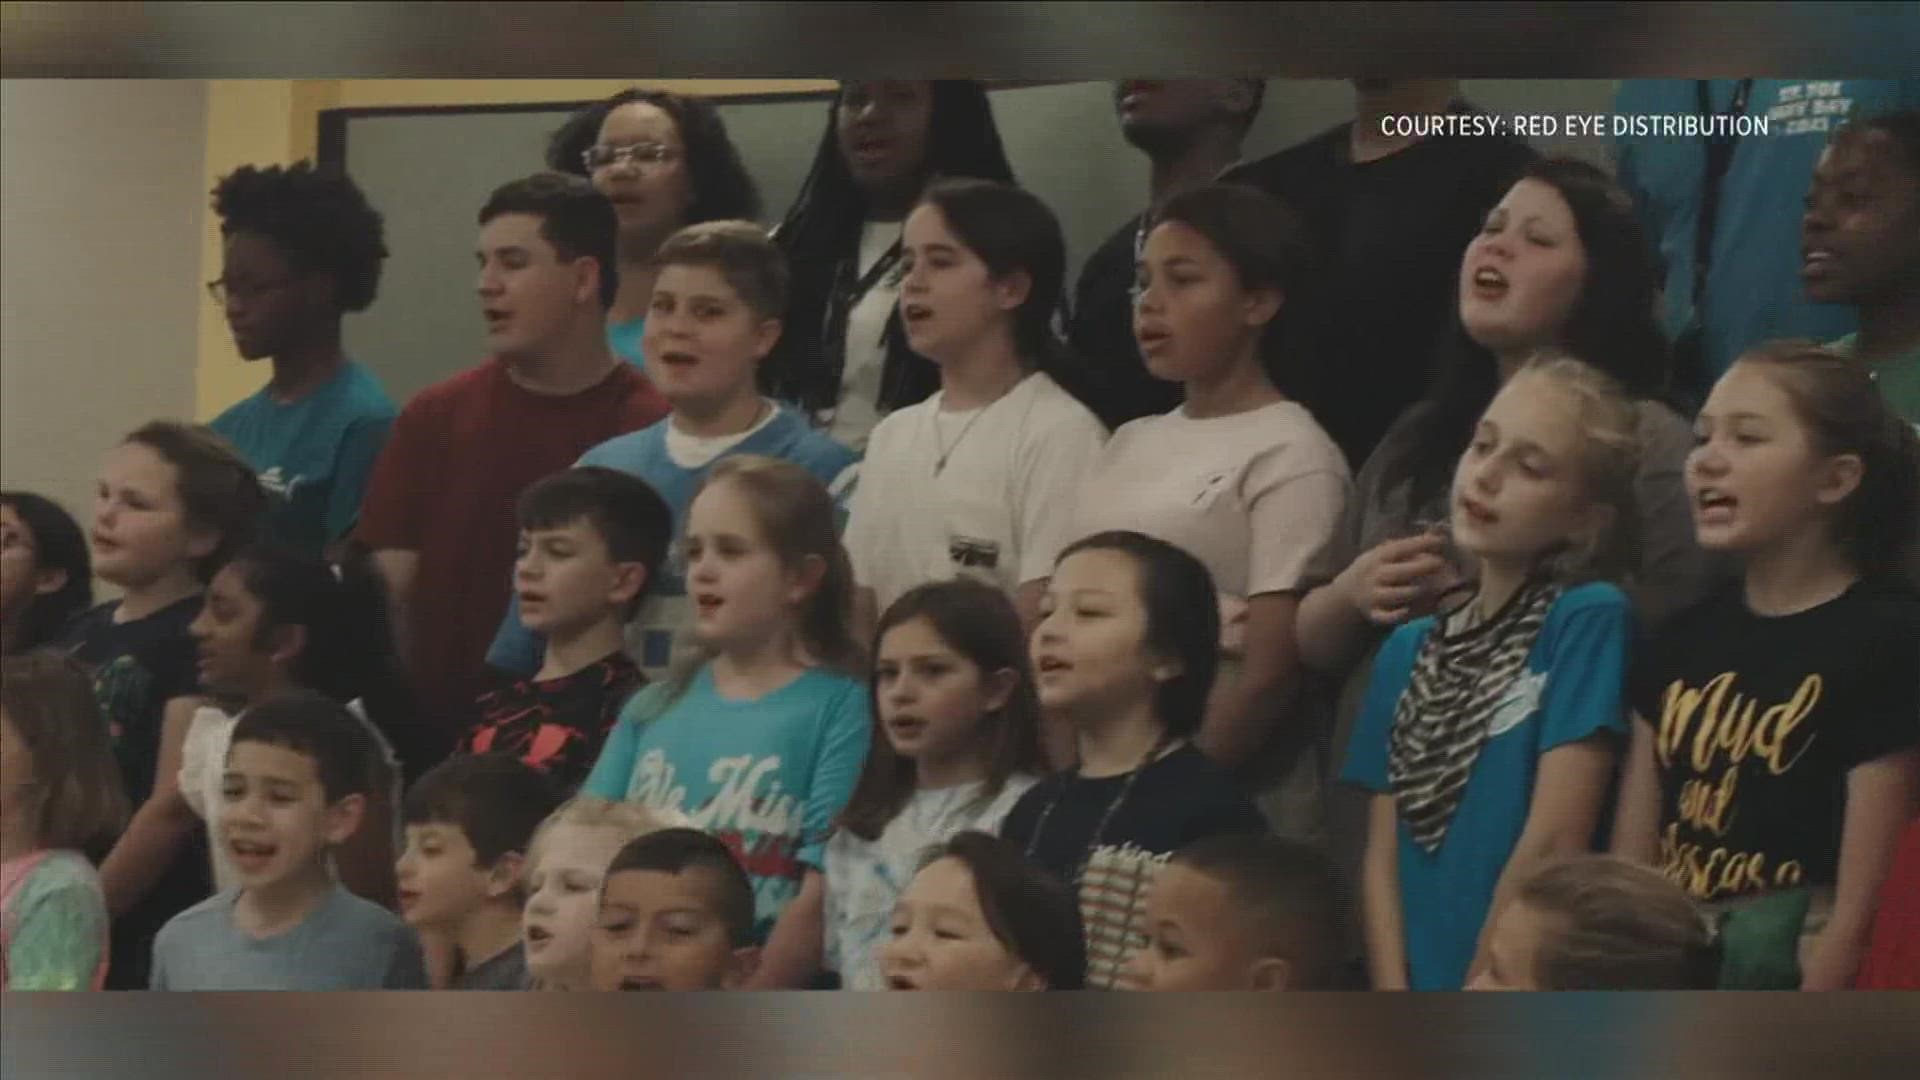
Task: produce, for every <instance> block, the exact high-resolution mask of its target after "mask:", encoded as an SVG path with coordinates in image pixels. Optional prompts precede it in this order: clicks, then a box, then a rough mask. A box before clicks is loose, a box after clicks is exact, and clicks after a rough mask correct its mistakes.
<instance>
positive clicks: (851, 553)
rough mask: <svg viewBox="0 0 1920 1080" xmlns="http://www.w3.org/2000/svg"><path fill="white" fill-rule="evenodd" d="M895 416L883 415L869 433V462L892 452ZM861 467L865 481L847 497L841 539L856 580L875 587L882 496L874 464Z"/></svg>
mask: <svg viewBox="0 0 1920 1080" xmlns="http://www.w3.org/2000/svg"><path fill="white" fill-rule="evenodd" d="M898 415H899V414H898V413H896V414H894V416H898ZM893 418H894V417H893V416H889V417H886V418H885V419H882V420H881V421H880V423H879V424H878V425H877V426H875V427H874V429H873V434H872V435H870V436H868V437H867V457H866V461H867V462H868V463H873V462H884V461H886V460H887V457H888V455H889V454H890V453H891V445H890V444H891V441H892V440H891V436H892V434H893V427H894V425H893V424H891V423H889V422H888V421H890V420H893ZM860 468H861V471H862V472H863V473H864V474H865V475H864V476H862V477H860V479H861V480H863V481H865V482H861V483H855V484H854V485H853V490H852V492H851V493H850V494H849V495H848V497H847V525H846V529H845V530H844V532H843V533H842V536H841V541H842V545H843V546H844V547H845V548H846V549H847V561H848V562H850V563H852V564H853V580H854V582H855V583H856V584H858V585H862V586H864V587H866V588H872V587H873V579H874V565H873V563H874V558H875V556H876V555H877V553H876V552H875V551H874V550H873V549H874V546H875V542H876V541H875V534H876V533H877V532H878V530H879V528H880V524H879V514H880V507H878V506H877V505H876V504H875V500H876V499H878V498H879V494H878V490H879V489H878V487H877V486H876V485H875V484H873V483H872V479H873V468H872V465H871V464H863V465H861V466H860Z"/></svg>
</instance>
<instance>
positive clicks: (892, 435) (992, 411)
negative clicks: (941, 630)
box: [846, 372, 1107, 612]
mask: <svg viewBox="0 0 1920 1080" xmlns="http://www.w3.org/2000/svg"><path fill="white" fill-rule="evenodd" d="M945 397H946V394H945V392H944V391H941V392H936V393H935V394H934V395H933V396H932V397H930V398H928V399H927V400H926V401H923V402H921V403H919V404H918V405H910V406H908V407H906V408H904V409H899V410H897V411H895V412H893V413H891V414H890V415H888V416H887V417H886V419H884V420H882V421H880V424H879V426H878V427H876V428H874V429H873V438H872V440H871V441H869V442H868V444H867V455H866V459H865V461H864V462H863V463H862V464H861V466H860V483H859V485H858V486H857V487H856V488H855V489H854V493H853V510H852V513H851V515H850V516H849V518H848V521H847V532H846V545H847V554H848V556H849V557H850V558H851V559H852V561H853V575H854V579H855V580H856V581H858V582H859V583H860V584H861V585H862V586H864V587H866V588H870V589H872V590H873V591H874V596H875V599H876V600H877V601H878V604H879V609H878V610H880V611H883V612H884V611H885V610H886V609H887V605H889V604H891V603H893V601H894V600H896V599H898V598H899V596H900V594H902V593H904V592H906V591H907V590H908V589H911V588H913V587H915V586H917V585H922V584H925V583H927V582H930V581H946V580H950V579H952V578H956V577H962V576H966V577H973V578H977V579H979V580H982V581H986V582H988V583H989V584H993V585H998V586H999V587H1000V588H1002V589H1004V590H1006V591H1007V592H1008V593H1009V594H1011V593H1012V592H1013V591H1014V590H1015V589H1017V588H1018V587H1020V586H1021V585H1022V584H1025V583H1026V582H1029V581H1035V580H1039V579H1042V578H1046V577H1048V576H1050V575H1051V574H1052V573H1053V563H1054V560H1055V559H1056V558H1057V557H1058V556H1059V554H1060V549H1061V548H1064V547H1066V545H1067V543H1068V542H1069V541H1070V540H1072V539H1073V537H1072V536H1070V535H1069V533H1070V532H1071V531H1072V524H1073V522H1072V516H1073V501H1074V498H1075V497H1076V495H1077V494H1078V492H1079V491H1080V489H1081V486H1082V484H1083V483H1084V482H1085V480H1086V477H1087V474H1088V473H1089V472H1090V471H1091V470H1092V469H1093V466H1094V463H1095V461H1096V460H1098V458H1099V456H1100V448H1101V447H1102V446H1103V445H1104V444H1105V442H1106V437H1107V432H1106V428H1105V427H1104V426H1102V425H1101V423H1100V421H1099V420H1098V419H1097V418H1095V417H1094V415H1093V413H1092V412H1090V411H1088V409H1087V407H1086V406H1085V405H1082V404H1080V402H1079V401H1077V400H1076V399H1075V398H1074V397H1073V396H1072V395H1070V394H1068V393H1067V392H1066V391H1065V390H1062V389H1061V388H1060V386H1059V384H1058V383H1055V382H1054V381H1053V379H1051V378H1049V377H1048V376H1047V375H1046V374H1045V373H1041V372H1036V373H1034V374H1032V375H1028V376H1027V377H1026V378H1024V379H1022V380H1021V381H1020V382H1019V384H1018V385H1016V386H1015V387H1014V388H1013V389H1012V390H1009V391H1008V392H1007V393H1006V394H1004V395H1002V396H1001V397H1000V398H998V399H997V400H995V401H993V402H992V403H991V404H988V405H986V406H984V407H982V408H981V409H980V410H979V411H978V412H977V413H973V412H969V413H949V414H947V416H946V417H945V418H944V420H943V418H941V417H940V415H939V412H940V407H941V403H942V401H944V400H945ZM943 456H944V457H945V458H946V466H945V468H940V467H939V466H940V460H941V458H942V457H943Z"/></svg>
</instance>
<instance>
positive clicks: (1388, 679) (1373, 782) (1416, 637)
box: [1340, 618, 1433, 792]
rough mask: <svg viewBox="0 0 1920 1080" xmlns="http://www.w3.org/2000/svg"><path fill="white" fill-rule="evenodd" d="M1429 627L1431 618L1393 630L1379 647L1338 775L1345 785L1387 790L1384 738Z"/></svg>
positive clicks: (1388, 731) (1390, 730)
mask: <svg viewBox="0 0 1920 1080" xmlns="http://www.w3.org/2000/svg"><path fill="white" fill-rule="evenodd" d="M1432 626H1433V619H1432V618H1424V619H1418V620H1415V621H1414V622H1410V623H1408V624H1406V625H1405V626H1402V627H1400V628H1399V629H1398V630H1395V631H1394V632H1393V634H1392V636H1391V637H1389V638H1387V641H1386V644H1384V645H1382V646H1380V654H1379V655H1378V656H1376V657H1375V658H1374V661H1373V673H1372V675H1371V676H1369V678H1368V680H1367V695H1366V697H1365V699H1363V701H1362V702H1361V705H1360V716H1359V719H1357V720H1356V721H1354V725H1353V740H1352V741H1351V742H1350V743H1349V744H1348V746H1347V767H1346V769H1345V770H1344V771H1342V772H1341V774H1340V779H1341V780H1342V781H1344V782H1345V783H1349V784H1353V785H1356V786H1358V787H1362V788H1365V789H1367V790H1368V791H1374V792H1384V791H1386V790H1387V739H1388V736H1389V735H1390V734H1391V732H1392V730H1393V714H1394V711H1395V709H1396V708H1397V707H1398V706H1399V704H1400V695H1401V694H1402V693H1403V692H1405V690H1406V688H1407V680H1408V679H1409V678H1410V677H1411V676H1412V674H1413V660H1414V655H1415V653H1416V652H1417V651H1418V649H1419V647H1420V642H1421V641H1422V640H1423V639H1424V637H1425V635H1426V633H1427V632H1428V630H1429V629H1430V628H1431V627H1432Z"/></svg>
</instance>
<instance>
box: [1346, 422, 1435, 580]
mask: <svg viewBox="0 0 1920 1080" xmlns="http://www.w3.org/2000/svg"><path fill="white" fill-rule="evenodd" d="M1423 407H1424V406H1422V405H1415V406H1413V407H1411V408H1409V409H1408V410H1407V411H1406V412H1403V413H1401V414H1400V416H1399V417H1398V418H1397V419H1395V420H1394V422H1393V423H1392V424H1391V425H1389V426H1388V428H1387V430H1386V433H1385V434H1384V435H1382V436H1380V442H1379V443H1378V444H1376V445H1375V446H1374V448H1373V452H1372V453H1370V454H1368V455H1367V460H1366V462H1365V463H1364V464H1362V465H1361V466H1360V472H1359V474H1358V475H1356V476H1355V477H1354V481H1353V490H1352V492H1351V493H1350V495H1349V496H1348V499H1347V506H1346V512H1345V513H1344V514H1342V515H1341V516H1340V527H1339V529H1338V530H1337V531H1336V532H1335V534H1334V541H1333V550H1332V552H1331V558H1330V559H1329V563H1330V565H1331V566H1332V567H1333V571H1334V573H1336V574H1337V573H1339V572H1340V571H1342V570H1345V569H1346V568H1347V567H1348V566H1349V565H1351V564H1352V563H1353V560H1355V559H1357V558H1359V557H1360V556H1361V555H1362V554H1364V553H1365V552H1366V550H1367V549H1368V548H1369V547H1372V546H1373V544H1372V543H1371V542H1370V540H1372V539H1373V538H1376V537H1388V536H1397V535H1401V534H1403V533H1405V532H1408V531H1410V530H1411V526H1412V524H1413V523H1412V521H1411V513H1412V512H1411V511H1409V510H1408V509H1407V508H1406V506H1405V502H1406V500H1405V499H1404V498H1402V499H1398V500H1392V499H1389V498H1388V488H1387V470H1388V468H1389V467H1391V466H1392V465H1393V463H1394V462H1395V461H1397V460H1399V458H1400V456H1401V455H1402V454H1405V453H1407V451H1408V444H1409V443H1410V442H1411V441H1412V439H1413V434H1414V431H1415V425H1416V422H1417V418H1418V416H1419V414H1420V410H1421V409H1422V408H1423Z"/></svg>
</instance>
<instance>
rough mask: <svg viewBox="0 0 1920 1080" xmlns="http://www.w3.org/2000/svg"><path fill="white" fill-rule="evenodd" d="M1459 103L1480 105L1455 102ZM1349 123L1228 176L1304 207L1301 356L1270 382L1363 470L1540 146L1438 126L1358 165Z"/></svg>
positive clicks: (1422, 376)
mask: <svg viewBox="0 0 1920 1080" xmlns="http://www.w3.org/2000/svg"><path fill="white" fill-rule="evenodd" d="M1449 111H1451V112H1455V113H1463V112H1478V111H1479V110H1477V109H1474V108H1473V107H1472V106H1470V105H1467V104H1464V103H1457V104H1455V105H1454V106H1453V107H1452V109H1451V110H1449ZM1351 128H1352V125H1351V124H1341V125H1340V126H1339V127H1336V128H1333V129H1332V130H1330V131H1327V132H1325V133H1324V134H1321V135H1319V136H1316V137H1315V138H1313V139H1310V140H1308V141H1307V142H1304V143H1301V144H1300V145H1298V146H1295V147H1292V148H1291V149H1288V150H1283V151H1281V152H1280V153H1278V154H1275V155H1273V156H1271V157H1267V158H1263V159H1261V160H1259V161H1256V162H1252V163H1249V164H1247V165H1243V166H1240V167H1238V168H1235V169H1233V170H1231V171H1230V172H1228V173H1227V175H1226V176H1225V177H1224V179H1225V180H1227V181H1228V182H1231V183H1242V184H1248V185H1250V186H1253V187H1257V188H1260V189H1261V190H1263V191H1266V192H1268V193H1269V194H1272V195H1274V196H1277V197H1278V198H1279V199H1281V200H1282V201H1283V202H1285V203H1287V204H1288V206H1289V207H1290V208H1291V209H1292V210H1293V211H1294V212H1295V213H1296V214H1298V215H1299V216H1300V219H1301V221H1302V222H1303V224H1304V227H1305V228H1306V231H1307V238H1308V241H1309V243H1310V245H1311V247H1312V249H1313V251H1314V253H1315V264H1316V272H1315V273H1314V274H1313V276H1312V282H1311V284H1310V287H1309V288H1308V289H1307V290H1306V295H1303V296H1300V297H1289V298H1288V300H1289V306H1290V307H1291V311H1290V312H1289V313H1288V316H1287V317H1290V318H1295V319H1298V320H1300V322H1299V323H1298V324H1296V326H1295V329H1294V332H1293V333H1294V340H1295V341H1296V342H1297V343H1298V348H1299V350H1300V352H1299V354H1298V355H1293V356H1287V357H1282V358H1280V362H1281V363H1282V364H1284V365H1285V366H1286V368H1287V370H1284V371H1276V372H1274V381H1275V382H1276V383H1278V384H1279V385H1281V386H1282V388H1283V389H1286V390H1287V391H1288V392H1289V394H1291V395H1292V396H1294V397H1296V398H1297V399H1298V400H1299V401H1300V403H1301V404H1303V405H1305V406H1307V408H1308V409H1309V410H1311V411H1312V412H1313V414H1314V417H1315V418H1316V419H1318V420H1319V421H1320V425H1321V426H1322V427H1324V428H1326V430H1327V433H1328V434H1329V435H1331V436H1333V439H1334V441H1335V442H1337V443H1339V444H1340V449H1341V450H1343V451H1344V452H1345V453H1346V455H1347V460H1348V461H1349V462H1352V463H1353V466H1354V468H1356V469H1358V468H1359V467H1360V465H1361V464H1362V463H1363V462H1365V461H1366V459H1367V455H1368V454H1369V453H1370V452H1371V451H1372V450H1373V447H1374V444H1376V443H1377V442H1379V441H1380V436H1381V435H1382V434H1383V433H1385V431H1386V430H1387V426H1388V425H1389V424H1391V423H1393V421H1394V418H1395V417H1397V416H1399V415H1400V413H1401V412H1403V411H1405V409H1406V408H1407V407H1408V406H1409V405H1411V404H1413V403H1414V402H1416V401H1418V400H1420V398H1421V397H1422V395H1423V394H1424V393H1425V392H1426V389H1427V385H1428V380H1429V375H1430V368H1431V364H1432V361H1433V359H1434V356H1435V354H1436V353H1437V351H1438V349H1439V346H1440V344H1441V342H1442V341H1443V340H1444V336H1445V334H1446V333H1447V331H1448V330H1449V328H1450V327H1451V325H1452V323H1453V319H1454V311H1455V308H1456V307H1457V305H1458V295H1457V287H1456V280H1457V278H1458V275H1459V270H1460V259H1461V256H1462V255H1463V254H1464V253H1465V252H1466V248H1467V244H1468V243H1469V242H1470V241H1471V240H1472V239H1473V236H1474V234H1475V233H1476V232H1478V231H1479V229H1480V225H1481V222H1482V220H1483V219H1484V218H1485V217H1486V214H1487V211H1488V210H1491V209H1492V208H1493V206H1494V204H1495V203H1498V202H1499V201H1500V198H1501V196H1502V195H1504V194H1506V190H1507V188H1509V187H1511V186H1512V184H1513V182H1514V180H1516V179H1517V178H1518V175H1519V172H1520V170H1521V168H1522V167H1524V166H1525V164H1526V163H1527V162H1528V161H1530V160H1532V158H1533V157H1534V156H1535V155H1534V152H1533V151H1532V150H1531V149H1530V148H1528V147H1527V146H1526V145H1525V144H1523V143H1519V142H1514V141H1511V140H1508V139H1504V138H1484V137H1467V136H1461V137H1437V138H1430V139H1425V140H1422V141H1420V142H1417V143H1414V144H1413V145H1411V146H1408V147H1406V148H1405V149H1402V150H1398V151H1396V152H1394V153H1392V154H1389V155H1387V156H1386V157H1383V158H1379V159H1377V160H1374V161H1368V162H1364V163H1359V164H1356V163H1355V162H1354V161H1353V160H1352V153H1351V148H1350V144H1349V141H1348V140H1349V138H1350V131H1351Z"/></svg>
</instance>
